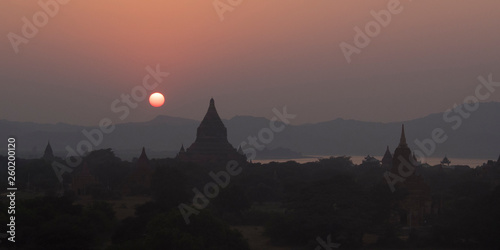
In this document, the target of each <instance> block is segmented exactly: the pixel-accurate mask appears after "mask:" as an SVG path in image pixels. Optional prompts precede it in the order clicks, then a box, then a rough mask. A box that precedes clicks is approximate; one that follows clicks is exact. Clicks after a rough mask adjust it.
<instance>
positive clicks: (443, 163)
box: [441, 155, 451, 166]
mask: <svg viewBox="0 0 500 250" xmlns="http://www.w3.org/2000/svg"><path fill="white" fill-rule="evenodd" d="M450 163H451V161H450V160H449V159H448V157H447V156H446V155H445V156H444V158H443V160H442V161H441V165H446V166H450Z"/></svg>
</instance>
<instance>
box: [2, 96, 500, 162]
mask: <svg viewBox="0 0 500 250" xmlns="http://www.w3.org/2000/svg"><path fill="white" fill-rule="evenodd" d="M498 110H500V103H498V102H489V103H481V104H480V107H479V109H478V110H476V111H474V112H472V113H471V114H470V117H469V118H467V119H464V118H462V124H461V126H460V127H459V128H457V129H456V130H453V129H452V126H453V125H454V124H455V123H454V122H446V121H444V120H443V113H436V114H430V115H428V116H426V117H422V118H418V119H414V120H410V121H403V122H391V123H380V122H365V121H356V120H344V119H341V118H339V119H335V120H331V121H326V122H320V123H314V124H302V125H289V126H287V127H286V129H285V130H284V131H282V132H280V133H277V134H275V136H274V140H273V141H272V142H271V143H270V144H269V145H268V148H270V149H273V148H287V149H290V150H293V151H295V152H300V153H302V154H304V155H366V154H371V155H382V154H383V153H384V151H385V148H386V146H387V145H389V147H390V149H391V150H394V147H395V146H396V144H397V141H398V138H397V136H398V133H397V131H398V130H399V128H400V126H401V123H404V124H405V126H406V128H407V138H408V143H409V146H410V147H411V148H413V149H418V147H417V146H416V144H415V140H416V139H418V140H420V141H422V140H424V139H428V138H431V133H432V131H433V130H434V129H436V128H442V129H443V130H444V131H445V133H446V135H447V136H448V139H447V140H446V141H445V142H444V143H441V144H437V145H436V150H435V153H434V154H433V155H431V157H432V156H434V157H442V156H444V155H445V154H446V155H447V156H448V157H455V158H485V159H496V158H497V157H498V154H499V153H500V148H499V147H498V142H499V141H500V130H499V129H498V128H500V116H499V115H498ZM223 122H224V124H225V126H226V127H227V130H228V139H229V142H230V143H231V144H233V146H235V147H238V145H239V144H240V143H241V142H243V141H245V140H246V139H247V138H248V136H256V135H257V134H258V132H259V130H260V129H262V128H266V127H268V126H269V120H267V119H265V118H261V117H251V116H235V117H233V118H231V119H229V120H223ZM198 125H199V121H196V120H191V119H185V118H179V117H171V116H163V115H161V116H158V117H156V118H154V119H152V120H150V121H146V122H133V123H122V124H117V125H116V129H115V131H113V132H112V133H110V134H107V135H104V139H103V142H102V143H101V144H100V145H99V146H98V147H97V148H98V149H99V148H113V150H114V151H115V152H116V154H117V155H118V156H120V157H122V158H125V159H126V158H132V157H137V155H138V154H139V153H140V149H141V148H142V147H143V146H144V147H146V149H148V151H149V152H150V153H149V154H150V155H151V157H157V158H159V157H161V158H164V157H172V156H175V154H176V153H177V152H178V150H179V148H180V147H181V145H182V144H183V145H184V146H186V145H190V144H191V143H192V142H193V141H194V139H195V135H196V128H197V126H198ZM83 129H87V130H91V129H93V127H85V126H78V125H70V124H65V123H57V124H38V123H32V122H13V121H7V120H0V135H1V137H2V138H7V137H8V136H16V141H17V151H18V154H19V155H20V156H21V157H26V158H38V157H41V156H42V154H43V150H44V148H45V145H46V144H47V141H48V140H50V143H51V145H52V148H53V149H54V153H55V155H57V156H61V157H64V156H65V155H66V151H65V147H66V146H67V145H69V146H71V147H72V148H75V147H76V145H77V143H78V142H79V141H81V140H82V139H85V137H84V135H83V134H82V132H81V131H82V130H83ZM6 145H7V144H2V145H0V149H1V150H2V151H3V152H5V151H6ZM268 157H269V156H268Z"/></svg>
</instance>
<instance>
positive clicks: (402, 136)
mask: <svg viewBox="0 0 500 250" xmlns="http://www.w3.org/2000/svg"><path fill="white" fill-rule="evenodd" d="M399 146H408V144H406V135H405V125H404V124H402V125H401V138H400V139H399Z"/></svg>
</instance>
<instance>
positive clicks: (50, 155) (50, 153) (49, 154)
mask: <svg viewBox="0 0 500 250" xmlns="http://www.w3.org/2000/svg"><path fill="white" fill-rule="evenodd" d="M43 158H44V159H46V160H51V159H53V158H54V152H53V151H52V146H50V141H47V146H46V147H45V152H44V153H43Z"/></svg>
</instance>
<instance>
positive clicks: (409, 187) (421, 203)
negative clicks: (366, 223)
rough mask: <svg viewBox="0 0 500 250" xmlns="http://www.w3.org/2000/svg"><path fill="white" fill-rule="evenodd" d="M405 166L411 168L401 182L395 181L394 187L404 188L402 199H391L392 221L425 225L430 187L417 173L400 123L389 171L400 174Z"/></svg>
mask: <svg viewBox="0 0 500 250" xmlns="http://www.w3.org/2000/svg"><path fill="white" fill-rule="evenodd" d="M403 166H407V167H410V168H412V171H411V173H410V174H409V175H406V174H405V176H404V181H403V182H398V183H396V185H395V186H396V189H399V190H404V191H403V192H404V193H406V196H405V197H404V198H403V199H400V200H395V201H393V204H392V207H393V209H394V210H393V214H392V216H391V217H392V219H391V221H392V222H395V223H397V224H400V225H404V226H409V227H410V228H419V227H422V226H425V224H426V219H427V217H428V216H429V215H430V214H431V213H432V212H433V211H432V197H431V189H430V187H429V185H428V184H427V183H426V182H425V180H424V178H423V177H422V176H421V175H419V174H417V169H418V168H420V167H421V166H419V164H418V162H417V160H416V158H415V155H414V154H412V152H411V149H410V148H409V147H408V144H407V143H406V135H405V127H404V125H402V129H401V138H400V141H399V145H398V147H397V148H396V150H395V151H394V154H393V158H392V168H391V170H390V171H391V172H392V173H394V174H396V175H401V173H400V169H401V168H405V167H403ZM405 171H406V170H405Z"/></svg>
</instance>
